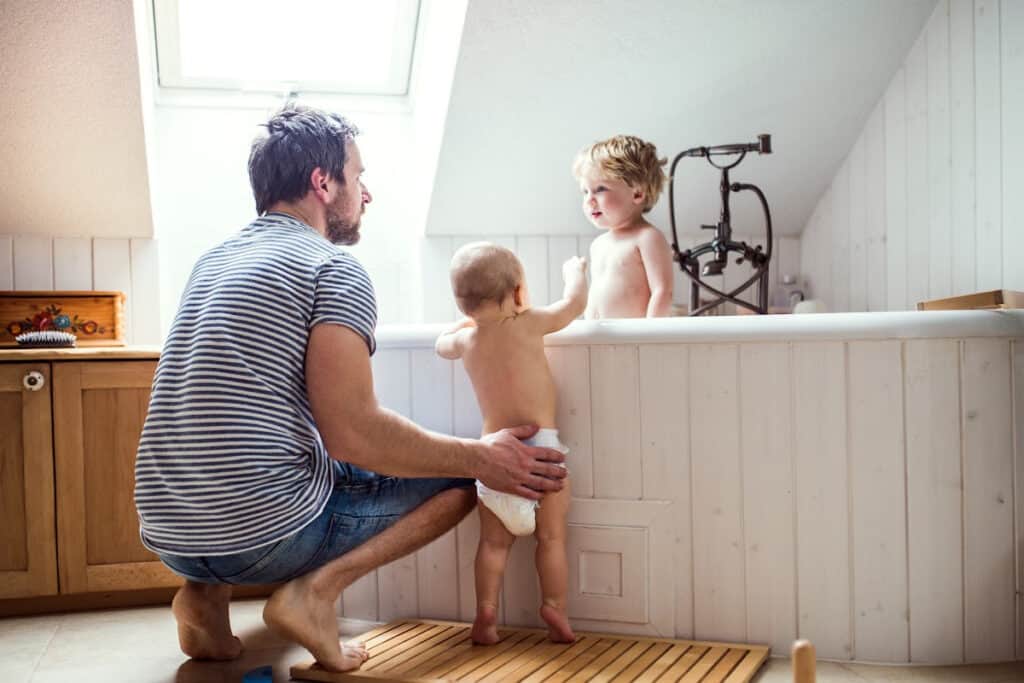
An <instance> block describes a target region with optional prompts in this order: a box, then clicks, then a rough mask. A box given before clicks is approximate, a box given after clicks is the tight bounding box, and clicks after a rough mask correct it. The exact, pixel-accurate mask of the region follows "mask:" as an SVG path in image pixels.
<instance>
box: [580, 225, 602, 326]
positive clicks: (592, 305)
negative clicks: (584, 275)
mask: <svg viewBox="0 0 1024 683" xmlns="http://www.w3.org/2000/svg"><path fill="white" fill-rule="evenodd" d="M598 239H600V238H598ZM597 248H598V247H597V240H594V241H593V242H591V243H590V264H591V270H590V278H591V280H593V278H594V269H593V264H595V263H597V259H596V258H595V257H594V252H595V251H596V250H597ZM583 318H584V319H585V320H593V319H595V318H597V297H590V296H588V297H587V306H586V308H585V310H584V311H583Z"/></svg>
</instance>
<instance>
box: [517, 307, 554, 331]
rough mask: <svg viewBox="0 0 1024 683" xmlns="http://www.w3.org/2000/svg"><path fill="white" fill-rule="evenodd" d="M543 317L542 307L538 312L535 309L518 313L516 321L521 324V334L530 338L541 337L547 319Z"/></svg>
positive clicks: (543, 310)
mask: <svg viewBox="0 0 1024 683" xmlns="http://www.w3.org/2000/svg"><path fill="white" fill-rule="evenodd" d="M545 315H546V313H545V309H544V307H542V308H541V309H540V310H539V311H538V309H536V308H528V309H526V310H525V311H523V312H522V313H520V314H519V316H518V318H517V321H519V322H522V323H523V327H522V330H523V334H525V335H528V336H530V337H543V336H544V332H543V331H542V330H543V329H544V327H545V326H546V324H547V318H546V317H545Z"/></svg>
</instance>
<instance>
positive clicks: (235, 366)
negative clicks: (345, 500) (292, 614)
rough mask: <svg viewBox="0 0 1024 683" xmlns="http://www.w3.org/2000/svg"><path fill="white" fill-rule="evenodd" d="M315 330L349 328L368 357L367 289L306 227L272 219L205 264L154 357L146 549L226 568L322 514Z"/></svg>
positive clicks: (281, 217)
mask: <svg viewBox="0 0 1024 683" xmlns="http://www.w3.org/2000/svg"><path fill="white" fill-rule="evenodd" d="M320 323H330V324H336V325H345V326H347V327H349V328H351V329H353V330H354V331H356V332H357V333H358V334H360V335H361V336H362V337H363V339H365V340H366V344H367V346H368V348H369V351H370V353H371V354H372V353H373V351H374V348H375V342H374V328H375V326H376V323H377V306H376V300H375V298H374V292H373V286H372V284H371V283H370V278H369V276H367V274H366V271H365V270H364V269H363V267H362V265H361V264H360V263H359V261H357V260H356V259H355V257H353V256H352V255H351V254H349V253H347V252H345V251H342V250H341V249H339V248H338V247H336V246H334V245H333V244H331V243H330V242H328V241H327V240H326V239H324V238H323V237H322V236H321V235H320V234H319V233H317V232H316V231H315V230H314V229H313V228H311V227H310V226H308V225H306V224H305V223H302V222H300V221H298V220H296V219H295V218H292V217H291V216H287V215H285V214H280V213H271V214H267V215H266V216H263V217H261V218H259V219H257V220H255V221H254V222H253V223H251V224H250V225H249V226H247V227H246V228H244V229H243V230H242V231H241V232H239V233H238V234H237V235H235V236H234V237H231V238H230V239H228V240H227V241H226V242H224V243H223V244H221V245H220V246H218V247H215V248H214V249H212V250H211V251H209V252H208V253H206V254H204V255H203V257H202V258H200V259H199V262H198V263H197V264H196V266H195V269H194V270H193V271H192V276H191V277H190V278H189V282H188V284H187V285H186V287H185V292H184V294H183V295H182V299H181V305H180V308H179V309H178V314H177V316H176V317H175V319H174V324H173V326H172V327H171V331H170V334H169V335H168V337H167V339H166V341H165V343H164V346H163V350H162V352H161V354H160V362H159V364H158V366H157V371H156V377H155V379H154V381H153V392H152V395H151V397H150V402H149V414H148V415H147V417H146V423H145V426H144V427H143V429H142V438H141V440H140V442H139V452H138V458H137V460H136V463H135V502H136V506H137V507H138V511H139V521H140V527H141V534H142V541H143V543H144V544H145V545H146V547H147V548H149V549H150V550H153V551H155V552H158V553H165V554H172V555H193V556H195V555H232V554H235V553H240V552H244V551H246V550H251V549H253V548H257V547H259V546H261V545H265V544H268V543H272V542H274V541H278V540H280V539H282V538H285V537H287V536H289V535H291V534H293V533H295V532H296V531H298V530H300V529H302V528H303V527H304V526H306V525H307V524H309V523H310V522H311V521H313V519H315V518H316V517H317V515H319V514H320V512H321V511H322V510H323V507H324V505H325V504H326V502H327V499H328V497H329V495H330V492H331V489H332V487H333V484H334V480H333V470H332V468H331V466H330V459H329V458H328V455H327V451H326V450H325V448H324V444H323V441H322V440H321V438H320V434H319V432H318V431H317V429H316V425H315V424H314V422H313V415H312V413H311V411H310V407H309V400H308V398H307V396H306V381H305V366H304V364H305V358H306V344H307V342H308V340H309V333H310V331H311V330H312V329H313V327H314V326H315V325H318V324H320Z"/></svg>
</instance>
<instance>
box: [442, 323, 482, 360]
mask: <svg viewBox="0 0 1024 683" xmlns="http://www.w3.org/2000/svg"><path fill="white" fill-rule="evenodd" d="M472 327H476V323H475V322H473V319H472V318H464V319H462V320H460V321H459V322H457V323H455V325H454V326H452V327H451V328H450V329H448V330H445V331H444V332H442V333H441V336H439V337H438V338H437V341H436V342H435V343H434V351H436V352H437V355H439V356H441V358H445V359H447V360H456V359H457V358H461V357H462V341H463V339H464V338H465V336H466V335H465V331H466V330H468V329H470V328H472Z"/></svg>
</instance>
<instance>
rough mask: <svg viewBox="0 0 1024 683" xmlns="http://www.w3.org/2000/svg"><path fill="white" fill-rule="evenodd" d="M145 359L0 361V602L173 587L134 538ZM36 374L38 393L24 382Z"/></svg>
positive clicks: (148, 372)
mask: <svg viewBox="0 0 1024 683" xmlns="http://www.w3.org/2000/svg"><path fill="white" fill-rule="evenodd" d="M155 370H156V361H155V360H124V361H114V360H103V361H69V362H53V363H46V362H36V363H8V362H5V363H0V468H2V469H0V475H2V476H0V494H2V497H0V515H2V517H3V520H4V523H3V524H0V598H14V597H30V596H42V595H55V594H58V593H59V594H62V595H64V594H78V593H93V592H98V591H121V590H132V589H142V588H160V587H170V586H176V585H180V583H181V580H180V579H179V578H177V577H176V576H174V574H172V573H171V572H170V571H169V570H168V569H167V568H166V567H164V566H163V565H162V564H161V563H160V561H159V560H157V558H156V556H155V555H154V554H153V553H151V552H149V551H148V550H146V549H145V548H144V547H143V545H142V543H141V541H140V540H139V529H138V517H137V515H136V512H135V503H134V480H135V478H134V467H135V451H136V448H137V446H138V441H139V434H140V433H141V431H142V424H143V421H144V420H145V417H146V410H147V407H148V404H149V391H150V386H151V385H152V382H153V373H154V372H155ZM32 372H36V373H39V375H41V377H42V379H43V382H42V388H36V386H35V385H33V386H28V385H30V384H32V383H31V382H26V381H25V378H26V376H27V375H28V374H29V373H32Z"/></svg>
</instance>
